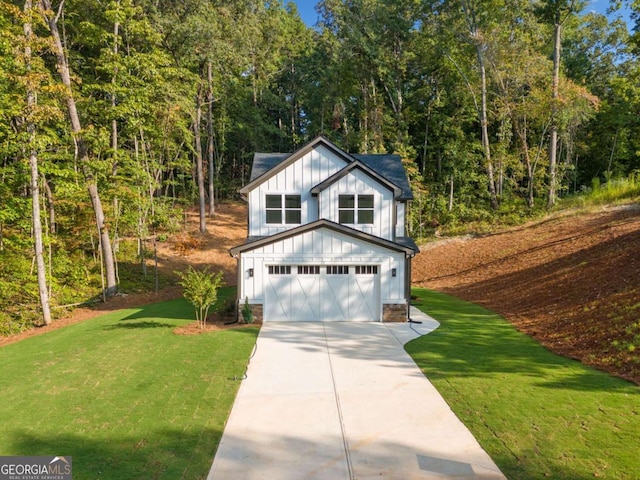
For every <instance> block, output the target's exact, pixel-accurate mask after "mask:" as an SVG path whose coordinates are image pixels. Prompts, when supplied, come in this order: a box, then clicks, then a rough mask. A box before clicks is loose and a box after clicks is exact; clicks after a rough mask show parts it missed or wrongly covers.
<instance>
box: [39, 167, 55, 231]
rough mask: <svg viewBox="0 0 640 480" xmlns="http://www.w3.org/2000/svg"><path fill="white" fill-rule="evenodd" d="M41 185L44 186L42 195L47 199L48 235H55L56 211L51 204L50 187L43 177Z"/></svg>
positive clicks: (51, 194) (52, 203)
mask: <svg viewBox="0 0 640 480" xmlns="http://www.w3.org/2000/svg"><path fill="white" fill-rule="evenodd" d="M42 184H43V186H44V194H45V196H46V198H47V207H48V210H49V233H50V234H51V235H55V234H56V230H57V226H56V209H55V204H54V202H53V192H52V191H51V187H50V186H49V182H48V181H47V178H46V177H45V176H43V177H42Z"/></svg>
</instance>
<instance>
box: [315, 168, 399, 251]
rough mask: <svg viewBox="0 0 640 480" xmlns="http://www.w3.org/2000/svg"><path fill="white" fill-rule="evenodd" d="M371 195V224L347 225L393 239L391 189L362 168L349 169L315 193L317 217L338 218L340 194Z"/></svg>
mask: <svg viewBox="0 0 640 480" xmlns="http://www.w3.org/2000/svg"><path fill="white" fill-rule="evenodd" d="M345 194H354V195H373V222H374V223H373V224H353V225H348V226H350V227H353V228H355V229H357V230H360V231H362V232H365V233H369V234H371V235H375V236H376V237H380V238H384V239H385V240H391V241H394V240H395V238H394V234H395V231H394V226H395V225H394V211H393V206H394V201H393V192H392V191H391V190H389V189H388V188H386V187H385V186H383V185H381V184H380V183H379V182H377V181H375V180H374V179H373V178H371V177H370V176H369V175H367V174H366V173H364V172H362V171H361V170H356V169H354V170H352V171H350V172H349V173H348V174H347V175H345V176H344V177H343V178H341V179H340V180H338V181H337V182H335V183H334V184H332V185H330V186H329V187H328V188H327V189H325V190H323V191H322V192H320V194H319V195H318V197H319V198H318V201H319V207H320V218H326V219H327V220H331V221H333V222H336V223H340V221H339V217H338V215H339V208H338V207H339V202H338V198H339V196H340V195H345Z"/></svg>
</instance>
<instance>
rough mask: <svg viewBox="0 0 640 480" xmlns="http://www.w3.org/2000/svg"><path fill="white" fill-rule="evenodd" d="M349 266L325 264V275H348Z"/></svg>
mask: <svg viewBox="0 0 640 480" xmlns="http://www.w3.org/2000/svg"><path fill="white" fill-rule="evenodd" d="M348 274H349V267H348V266H347V265H329V266H327V275H348Z"/></svg>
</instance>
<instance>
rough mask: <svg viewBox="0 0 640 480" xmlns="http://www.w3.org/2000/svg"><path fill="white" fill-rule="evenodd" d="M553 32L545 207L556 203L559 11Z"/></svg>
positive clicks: (560, 33)
mask: <svg viewBox="0 0 640 480" xmlns="http://www.w3.org/2000/svg"><path fill="white" fill-rule="evenodd" d="M553 34H554V35H553V38H554V39H553V83H552V86H551V99H552V106H551V108H552V111H551V114H552V120H551V134H550V138H549V192H548V196H547V208H551V207H553V206H554V205H555V203H556V164H557V160H556V158H557V152H558V118H557V105H556V102H557V101H558V86H559V84H560V41H561V39H562V30H561V22H560V12H558V13H557V14H556V21H555V24H554V31H553Z"/></svg>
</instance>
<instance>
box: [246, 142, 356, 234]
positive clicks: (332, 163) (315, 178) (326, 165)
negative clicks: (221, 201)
mask: <svg viewBox="0 0 640 480" xmlns="http://www.w3.org/2000/svg"><path fill="white" fill-rule="evenodd" d="M345 166H346V162H345V161H344V160H342V159H341V158H339V157H338V156H336V155H335V154H334V153H333V152H332V151H331V150H329V149H327V148H325V147H323V146H319V147H318V148H316V149H314V150H312V151H311V152H309V153H307V154H306V155H303V156H302V157H300V158H299V159H297V160H296V161H295V162H293V163H292V164H291V165H289V166H288V167H287V168H285V169H284V170H282V171H281V172H278V173H277V174H275V175H274V176H273V177H271V178H270V179H269V180H267V181H266V182H264V183H262V184H260V185H259V186H258V187H256V188H255V189H253V190H252V191H251V192H250V193H249V198H248V201H249V236H267V235H274V234H276V233H279V232H282V231H284V230H289V229H291V228H293V227H296V226H298V225H286V224H283V225H273V224H267V223H266V222H265V220H266V208H265V196H266V195H267V194H295V195H300V196H301V202H302V219H301V221H302V224H306V223H310V222H313V221H315V220H317V219H318V203H317V199H316V198H315V197H313V196H312V195H311V193H310V190H311V189H312V188H313V187H315V186H316V185H317V184H319V183H320V182H322V181H323V180H325V179H327V178H329V177H330V176H331V175H333V174H334V173H336V172H337V171H339V170H341V169H342V168H344V167H345Z"/></svg>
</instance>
